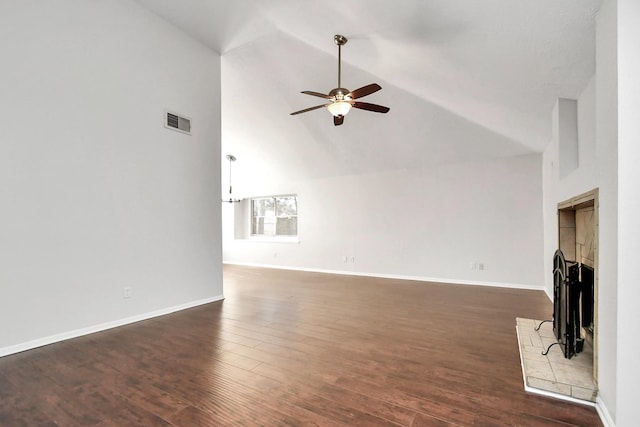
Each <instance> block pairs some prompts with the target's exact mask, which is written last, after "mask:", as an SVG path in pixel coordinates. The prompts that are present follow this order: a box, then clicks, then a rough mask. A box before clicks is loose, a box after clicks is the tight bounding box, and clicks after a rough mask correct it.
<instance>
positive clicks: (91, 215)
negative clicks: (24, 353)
mask: <svg viewBox="0 0 640 427" xmlns="http://www.w3.org/2000/svg"><path fill="white" fill-rule="evenodd" d="M0 52H1V53H2V67H0V77H1V80H2V82H3V83H2V85H1V86H0V99H1V100H2V101H1V103H0V117H2V123H3V126H2V135H1V136H0V262H1V264H2V266H1V267H0V292H1V295H0V324H2V325H3V327H2V328H0V355H2V354H7V353H11V352H14V351H19V350H23V349H26V348H29V347H32V346H35V345H39V344H43V343H46V342H49V341H55V340H56V339H60V338H64V337H68V336H73V335H74V334H77V333H82V332H86V331H90V330H95V329H100V328H101V327H106V326H113V325H115V324H118V323H122V322H126V321H129V320H134V319H136V318H141V317H144V316H146V315H150V314H153V313H159V312H163V311H167V310H172V309H175V308H177V307H184V306H188V305H192V304H196V303H198V302H203V301H208V300H212V299H216V298H221V296H222V274H221V230H220V225H219V224H220V207H219V206H220V204H219V198H220V177H219V171H220V154H219V149H220V58H219V56H217V55H216V54H214V53H212V52H211V51H210V50H208V49H206V48H204V47H203V46H201V45H200V44H198V43H197V42H195V41H193V40H192V39H190V38H188V37H187V36H186V35H184V34H183V33H181V32H178V31H177V30H175V29H174V28H173V27H171V26H169V25H168V24H166V23H165V22H164V21H161V20H160V19H159V18H158V17H156V16H155V15H153V14H151V13H149V12H147V11H146V10H144V9H142V8H141V7H140V6H139V5H138V4H137V3H135V2H131V1H128V0H113V1H108V2H87V1H83V0H66V1H53V0H52V1H46V2H43V1H30V0H23V1H20V2H2V4H1V5H0ZM165 108H169V109H172V110H175V111H177V112H179V113H182V114H184V115H186V116H189V117H191V118H192V119H193V122H192V124H193V135H192V136H186V135H183V134H180V133H177V132H173V131H170V130H167V129H164V128H163V126H162V118H163V110H164V109H165ZM125 286H128V287H132V288H133V297H132V298H130V299H123V287H125ZM9 325H10V326H11V327H8V326H9Z"/></svg>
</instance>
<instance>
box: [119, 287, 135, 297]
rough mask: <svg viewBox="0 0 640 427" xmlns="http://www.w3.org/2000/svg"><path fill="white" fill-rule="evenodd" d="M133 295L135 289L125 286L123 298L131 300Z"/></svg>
mask: <svg viewBox="0 0 640 427" xmlns="http://www.w3.org/2000/svg"><path fill="white" fill-rule="evenodd" d="M132 294H133V289H132V288H131V287H130V286H125V287H124V288H122V298H131V295H132Z"/></svg>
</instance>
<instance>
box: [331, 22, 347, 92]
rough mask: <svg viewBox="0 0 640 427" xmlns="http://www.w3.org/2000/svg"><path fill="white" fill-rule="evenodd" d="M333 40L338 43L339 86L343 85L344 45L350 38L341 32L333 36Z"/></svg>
mask: <svg viewBox="0 0 640 427" xmlns="http://www.w3.org/2000/svg"><path fill="white" fill-rule="evenodd" d="M333 40H334V41H335V42H336V44H337V45H338V87H339V88H341V87H342V46H343V45H344V44H346V43H347V42H348V41H349V40H347V38H346V37H345V36H342V35H340V34H336V35H335V36H333Z"/></svg>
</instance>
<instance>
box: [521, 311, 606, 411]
mask: <svg viewBox="0 0 640 427" xmlns="http://www.w3.org/2000/svg"><path fill="white" fill-rule="evenodd" d="M539 324H540V321H539V320H533V319H523V318H517V319H516V331H517V333H518V344H519V347H520V362H521V363H522V376H523V379H524V385H525V390H527V391H530V392H532V393H539V394H544V395H547V396H552V397H556V398H560V399H565V400H571V401H575V402H579V403H584V404H590V405H593V404H594V403H595V400H596V396H597V394H598V391H597V388H596V386H595V384H594V382H593V350H592V348H591V346H590V345H587V343H586V341H585V345H584V349H583V351H582V352H581V353H578V354H577V355H575V356H573V357H572V358H571V359H565V358H564V354H563V352H562V347H561V346H559V345H554V346H553V347H551V349H550V351H549V354H547V355H546V356H543V355H542V352H543V351H544V350H546V349H547V347H549V345H551V344H553V343H554V342H556V338H555V336H554V334H553V325H552V323H551V322H546V323H543V324H542V326H541V328H540V330H539V331H536V330H535V327H536V326H538V325H539Z"/></svg>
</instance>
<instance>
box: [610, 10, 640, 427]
mask: <svg viewBox="0 0 640 427" xmlns="http://www.w3.org/2000/svg"><path fill="white" fill-rule="evenodd" d="M617 15H618V25H617V28H618V107H619V108H618V228H619V230H620V233H619V236H618V289H617V290H618V311H617V314H618V316H617V324H618V329H617V332H618V363H617V393H616V395H617V396H618V403H617V416H616V425H617V426H619V427H622V426H632V425H637V423H638V409H637V404H638V403H637V396H636V395H635V393H634V392H633V390H635V389H636V387H637V384H638V382H640V366H639V365H638V354H640V343H639V342H638V340H637V339H636V336H637V333H638V320H640V315H638V301H640V284H639V283H638V274H637V264H638V255H639V254H640V221H639V220H638V212H640V190H639V189H638V184H639V183H640V168H639V167H638V165H640V146H639V144H638V143H639V141H640V120H639V118H640V81H639V78H638V76H640V56H639V55H638V46H639V45H640V27H638V22H640V3H639V2H638V1H636V0H618V14H617Z"/></svg>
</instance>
